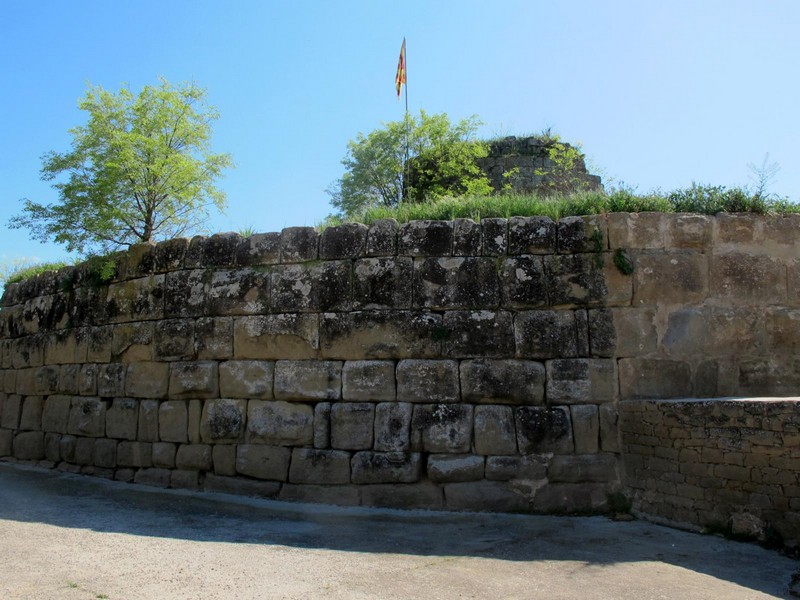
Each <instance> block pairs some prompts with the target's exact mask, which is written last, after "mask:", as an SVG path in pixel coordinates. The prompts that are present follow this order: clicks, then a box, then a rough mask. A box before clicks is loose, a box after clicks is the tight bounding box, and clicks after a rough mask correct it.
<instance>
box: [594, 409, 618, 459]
mask: <svg viewBox="0 0 800 600" xmlns="http://www.w3.org/2000/svg"><path fill="white" fill-rule="evenodd" d="M598 416H599V418H600V450H602V451H603V452H619V450H620V447H619V412H618V410H617V406H616V405H614V404H601V405H600V407H599V415H598Z"/></svg>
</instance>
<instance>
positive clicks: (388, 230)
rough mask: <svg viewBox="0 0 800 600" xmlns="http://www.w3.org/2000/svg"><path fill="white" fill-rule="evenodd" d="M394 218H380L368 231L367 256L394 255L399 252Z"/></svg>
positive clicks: (396, 224) (396, 225)
mask: <svg viewBox="0 0 800 600" xmlns="http://www.w3.org/2000/svg"><path fill="white" fill-rule="evenodd" d="M399 228H400V226H399V225H398V223H397V221H395V220H394V219H379V220H378V221H375V222H374V223H373V224H372V225H370V226H369V231H368V232H367V248H366V255H367V256H394V255H395V254H396V253H397V230H398V229H399Z"/></svg>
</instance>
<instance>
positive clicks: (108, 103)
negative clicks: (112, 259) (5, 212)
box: [9, 79, 232, 253]
mask: <svg viewBox="0 0 800 600" xmlns="http://www.w3.org/2000/svg"><path fill="white" fill-rule="evenodd" d="M205 94H206V92H205V90H203V89H202V88H199V87H197V86H196V85H195V84H194V83H185V84H181V85H178V86H172V85H171V84H170V83H169V82H167V81H166V80H164V79H161V80H160V84H159V85H157V86H145V87H144V88H143V89H142V91H141V92H140V93H139V94H138V96H134V94H133V93H131V91H130V90H129V89H127V88H122V89H121V90H120V91H119V93H116V94H115V93H112V92H109V91H106V90H104V89H103V88H101V87H99V86H98V87H90V88H89V90H88V91H87V93H86V96H85V97H84V98H82V99H81V101H80V102H79V104H78V106H79V107H80V108H81V109H82V110H85V111H87V112H88V113H89V116H88V122H87V123H86V125H83V126H80V127H76V128H74V129H71V130H70V131H69V133H70V134H71V135H72V138H73V139H72V149H71V150H70V151H68V152H65V153H59V152H49V153H47V154H45V155H44V156H43V157H42V162H43V164H42V169H41V177H42V179H43V180H44V181H52V182H53V184H52V187H53V188H54V189H56V190H57V191H58V195H59V200H58V202H57V203H54V204H47V205H44V204H39V203H36V202H33V201H31V200H28V199H24V208H23V211H22V213H21V214H19V215H17V216H15V217H13V218H12V219H11V221H10V223H9V225H10V227H12V228H21V227H25V228H28V229H30V230H31V234H32V237H33V238H34V239H38V240H40V241H43V242H50V241H53V240H54V241H56V242H58V243H61V244H66V246H67V250H68V251H70V252H72V251H77V252H80V253H86V252H91V251H96V250H99V251H101V252H108V251H111V250H114V249H117V248H119V247H121V246H124V245H127V244H133V243H138V242H147V241H151V240H154V239H164V238H168V237H174V236H178V235H181V234H182V233H184V232H186V231H187V230H190V229H191V228H193V227H196V226H197V225H198V224H199V223H201V222H202V221H203V219H204V218H205V217H206V216H207V211H208V210H209V208H211V207H212V206H215V207H216V208H218V209H220V210H221V209H222V208H224V206H225V196H224V194H223V193H222V192H221V191H220V190H218V189H217V188H216V187H215V186H214V180H215V179H216V178H217V177H218V176H219V175H220V174H221V172H222V170H223V169H225V168H227V167H230V166H231V165H232V163H231V158H230V156H229V155H227V154H212V153H211V152H210V149H209V148H210V137H211V123H212V122H213V121H214V120H216V119H217V118H218V117H219V115H218V113H217V111H216V109H214V108H213V107H211V106H208V105H206V104H205V103H204V99H205Z"/></svg>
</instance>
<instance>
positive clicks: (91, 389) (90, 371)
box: [78, 363, 100, 396]
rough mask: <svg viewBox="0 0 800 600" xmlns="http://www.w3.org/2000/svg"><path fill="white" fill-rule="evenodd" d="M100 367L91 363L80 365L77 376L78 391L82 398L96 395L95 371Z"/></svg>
mask: <svg viewBox="0 0 800 600" xmlns="http://www.w3.org/2000/svg"><path fill="white" fill-rule="evenodd" d="M99 368H100V365H95V364H92V363H89V364H86V365H81V370H80V373H79V374H78V390H79V391H80V393H81V395H82V396H92V395H94V394H96V393H97V371H98V369H99Z"/></svg>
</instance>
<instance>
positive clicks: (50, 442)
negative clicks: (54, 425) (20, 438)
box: [0, 430, 61, 464]
mask: <svg viewBox="0 0 800 600" xmlns="http://www.w3.org/2000/svg"><path fill="white" fill-rule="evenodd" d="M4 431H8V430H0V456H5V454H3V432H4ZM9 433H11V432H10V431H9ZM8 437H9V439H10V438H11V436H8ZM8 447H9V453H10V452H11V450H10V448H11V446H10V445H9V446H8ZM44 458H45V460H48V461H50V462H52V463H55V464H58V463H60V462H61V434H60V433H45V434H44Z"/></svg>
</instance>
